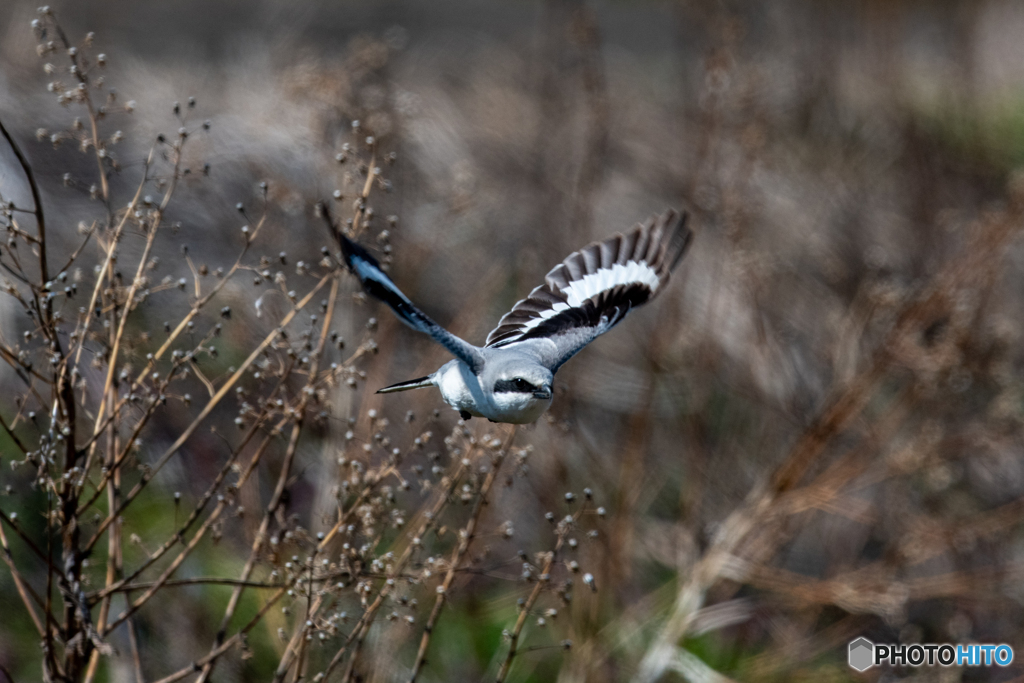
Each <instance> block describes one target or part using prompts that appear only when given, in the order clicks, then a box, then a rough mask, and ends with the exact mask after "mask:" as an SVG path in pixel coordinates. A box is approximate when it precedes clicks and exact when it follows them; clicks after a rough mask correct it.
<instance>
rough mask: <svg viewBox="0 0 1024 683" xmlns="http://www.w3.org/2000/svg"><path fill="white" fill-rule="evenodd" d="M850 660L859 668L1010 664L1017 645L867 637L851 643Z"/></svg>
mask: <svg viewBox="0 0 1024 683" xmlns="http://www.w3.org/2000/svg"><path fill="white" fill-rule="evenodd" d="M847 661H848V662H849V664H850V667H851V668H853V669H856V670H857V671H867V670H868V669H870V668H871V667H873V666H880V665H882V664H889V665H890V666H935V665H938V666H992V665H995V666H1009V665H1010V663H1011V662H1013V648H1012V647H1010V646H1009V645H979V644H973V645H950V644H949V643H943V644H939V645H937V644H935V643H925V644H917V643H915V644H912V645H892V644H889V645H876V644H875V643H872V642H871V641H870V640H868V639H867V638H857V640H854V641H852V642H851V643H850V645H849V648H848V650H847Z"/></svg>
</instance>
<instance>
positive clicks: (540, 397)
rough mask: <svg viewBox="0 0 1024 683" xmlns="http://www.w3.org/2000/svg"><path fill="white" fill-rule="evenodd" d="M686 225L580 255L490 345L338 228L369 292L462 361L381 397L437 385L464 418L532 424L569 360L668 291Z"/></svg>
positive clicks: (672, 222)
mask: <svg viewBox="0 0 1024 683" xmlns="http://www.w3.org/2000/svg"><path fill="white" fill-rule="evenodd" d="M685 223H686V215H685V214H681V215H680V214H677V213H676V212H675V211H671V210H670V211H667V212H666V213H664V214H663V215H661V216H659V217H657V218H652V219H650V220H648V221H647V222H645V223H643V224H639V225H637V226H636V227H634V228H633V230H631V231H630V232H629V233H627V234H626V235H615V236H613V237H611V238H608V239H606V240H604V241H602V242H595V243H594V244H591V245H588V246H587V247H584V248H583V249H581V250H579V251H577V252H574V253H572V254H570V255H569V256H568V257H567V258H566V259H565V260H564V261H563V262H562V263H561V264H559V265H558V266H556V267H555V268H554V269H552V270H551V272H549V273H548V274H547V276H546V277H545V283H544V284H543V285H541V286H540V287H537V288H535V289H534V290H533V291H532V292H530V294H529V296H527V298H525V299H523V300H522V301H519V302H518V303H517V304H516V305H515V306H514V307H513V308H512V310H511V311H510V312H509V313H507V314H506V315H505V316H504V317H502V319H501V321H500V322H499V323H498V327H497V328H495V329H494V330H493V331H492V332H491V333H490V334H489V335H488V336H487V342H486V344H485V346H483V347H478V346H474V345H472V344H469V343H468V342H466V341H464V340H462V339H460V338H458V337H456V336H455V335H453V334H451V333H450V332H448V331H447V330H445V329H444V328H443V327H441V326H440V325H438V324H437V323H435V322H434V321H433V320H431V319H430V318H428V317H427V316H426V315H425V314H424V313H423V312H422V311H420V310H419V309H418V308H416V306H415V305H413V303H412V302H411V301H409V299H408V298H407V297H406V296H405V295H404V294H402V292H401V291H400V290H399V289H398V287H396V286H395V284H394V283H393V282H392V281H391V279H390V278H388V276H387V275H386V274H385V273H384V272H383V271H382V270H381V269H380V265H379V264H378V263H377V261H376V260H375V259H374V258H373V257H372V256H370V255H369V254H368V253H367V252H366V250H365V249H363V248H362V247H361V246H360V245H359V244H357V243H355V242H353V241H352V240H350V239H349V238H348V237H346V236H345V235H344V234H343V233H342V232H341V231H340V230H338V229H337V228H335V227H334V226H333V225H332V228H333V229H334V231H335V235H336V237H337V238H338V241H339V243H340V244H341V251H342V256H343V258H344V261H345V264H346V265H347V266H348V268H349V270H351V271H352V272H353V273H354V274H355V275H356V276H357V277H358V278H359V281H360V282H361V283H362V285H363V288H364V289H366V291H367V292H369V293H370V294H372V295H373V296H375V297H377V298H378V299H380V300H381V301H383V302H384V303H386V304H388V305H389V306H390V307H391V309H392V310H393V311H394V312H395V314H396V315H397V316H398V317H399V318H400V319H401V320H402V321H403V322H405V323H406V324H407V325H409V326H410V327H412V328H414V329H416V330H419V331H421V332H424V333H426V334H429V335H430V336H431V337H433V338H434V340H435V341H437V342H438V343H439V344H441V345H442V346H444V347H445V348H446V349H448V351H449V352H451V353H452V355H454V356H455V357H456V358H455V360H452V361H449V362H448V363H445V364H444V365H443V366H441V367H440V368H439V369H438V370H437V371H436V372H434V373H432V374H430V375H428V376H426V377H421V378H419V379H414V380H409V381H407V382H400V383H398V384H394V385H391V386H389V387H385V388H384V389H381V390H380V391H379V392H378V393H391V392H395V391H407V390H409V389H416V388H420V387H428V386H436V387H437V388H438V389H440V391H441V396H442V398H444V400H445V402H446V403H448V405H450V406H452V407H453V408H454V409H455V410H457V411H459V413H460V414H461V415H462V417H463V418H469V417H471V416H476V417H486V418H487V419H489V420H491V421H493V422H508V423H513V424H526V423H530V422H534V421H536V420H537V418H539V417H540V416H541V415H542V414H543V413H544V411H545V410H547V409H548V406H550V405H551V398H552V382H553V379H554V373H555V372H556V371H557V370H558V368H559V367H561V365H562V364H563V363H565V362H566V361H567V360H569V358H571V357H572V356H573V355H575V354H576V353H577V352H578V351H579V350H580V349H582V348H583V347H584V346H586V345H587V344H588V343H590V342H591V341H593V340H594V339H595V338H596V337H598V336H599V335H601V334H603V333H604V332H607V331H608V330H609V329H611V328H612V327H614V326H615V325H616V324H617V323H618V322H619V321H621V320H622V319H623V318H624V317H625V316H626V315H627V314H628V313H629V311H631V310H632V309H633V308H635V307H637V306H640V305H642V304H644V303H646V302H647V301H649V300H650V299H652V298H654V296H655V295H656V294H657V293H658V292H660V291H661V289H663V288H664V286H665V284H666V283H667V282H668V278H669V275H670V274H671V272H672V270H673V269H674V268H675V266H676V265H677V264H678V263H679V261H680V259H682V257H683V254H684V253H685V251H686V248H687V246H688V244H689V241H690V237H691V233H690V231H689V230H688V229H687V228H686V226H685Z"/></svg>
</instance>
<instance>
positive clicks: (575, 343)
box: [486, 209, 692, 372]
mask: <svg viewBox="0 0 1024 683" xmlns="http://www.w3.org/2000/svg"><path fill="white" fill-rule="evenodd" d="M686 217H687V216H686V213H685V212H683V213H678V212H676V211H673V210H671V209H670V210H668V211H666V212H665V213H664V214H662V215H661V216H655V217H651V218H650V219H648V220H647V221H646V222H645V223H641V224H637V225H636V226H635V227H634V228H633V229H632V230H630V231H629V232H628V233H626V234H625V235H621V234H620V235H614V236H613V237H610V238H608V239H606V240H604V241H602V242H595V243H593V244H590V245H588V246H586V247H584V248H583V249H580V250H579V251H577V252H574V253H572V254H570V255H569V256H568V257H567V258H566V259H565V260H564V261H562V263H560V264H558V265H557V266H555V268H553V269H552V270H551V272H550V273H548V274H547V276H546V277H545V278H544V284H543V285H541V286H540V287H537V288H536V289H534V290H533V291H532V292H530V294H529V296H527V297H526V298H525V299H523V300H522V301H520V302H519V303H517V304H516V305H515V306H513V307H512V310H511V311H509V312H508V313H506V314H505V316H504V317H502V319H501V320H500V321H499V322H498V326H497V327H496V328H495V329H494V330H493V331H492V332H491V333H490V334H489V335H487V344H486V345H487V346H488V347H491V348H514V347H517V346H519V347H521V348H522V349H523V350H527V349H529V350H530V351H531V352H532V353H536V354H538V355H539V356H540V357H541V362H542V363H544V364H545V365H546V366H547V367H548V368H549V369H550V370H551V371H552V372H554V371H555V370H557V369H558V368H559V367H560V366H561V365H562V364H563V363H565V362H566V361H567V360H569V359H570V358H572V357H573V356H574V355H575V354H576V353H577V352H578V351H579V350H580V349H582V348H583V347H584V346H586V345H587V344H589V343H590V342H592V341H593V340H594V339H596V338H597V337H598V336H599V335H601V334H604V333H605V332H607V331H608V330H610V329H611V328H612V327H614V326H615V325H616V324H617V323H618V322H619V321H621V320H622V319H623V318H625V317H626V314H628V313H629V312H630V311H631V310H632V309H634V308H636V307H637V306H640V305H643V304H645V303H647V302H648V301H650V300H651V299H653V298H654V297H655V296H656V295H657V294H658V292H660V291H661V290H662V289H663V288H664V286H665V284H666V283H667V282H668V278H669V275H670V274H671V273H672V270H673V269H674V268H675V267H676V266H677V265H678V264H679V260H680V259H681V258H682V257H683V254H684V253H685V252H686V248H687V246H689V243H690V238H691V236H692V232H691V231H690V229H689V228H687V227H686Z"/></svg>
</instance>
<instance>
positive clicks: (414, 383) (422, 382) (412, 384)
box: [377, 375, 434, 394]
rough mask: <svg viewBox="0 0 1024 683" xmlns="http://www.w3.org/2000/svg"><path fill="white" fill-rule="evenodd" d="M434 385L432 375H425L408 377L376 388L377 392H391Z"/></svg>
mask: <svg viewBox="0 0 1024 683" xmlns="http://www.w3.org/2000/svg"><path fill="white" fill-rule="evenodd" d="M432 386H434V376H433V375H427V376H426V377H420V378H418V379H410V380H406V381H405V382H399V383H398V384H392V385H391V386H389V387H384V388H383V389H378V390H377V393H378V394H392V393H394V392H396V391H409V390H410V389H421V388H423V387H432Z"/></svg>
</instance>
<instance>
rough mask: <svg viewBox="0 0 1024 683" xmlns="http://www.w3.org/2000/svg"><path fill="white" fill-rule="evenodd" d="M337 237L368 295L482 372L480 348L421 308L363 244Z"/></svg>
mask: <svg viewBox="0 0 1024 683" xmlns="http://www.w3.org/2000/svg"><path fill="white" fill-rule="evenodd" d="M332 227H333V226H332ZM334 235H335V237H336V238H337V240H338V243H339V244H340V245H341V255H342V257H343V258H344V260H345V265H346V266H348V269H349V270H350V271H351V272H352V274H353V275H355V276H356V277H357V278H359V283H360V284H361V285H362V286H363V289H364V290H366V293H367V294H370V295H371V296H373V297H375V298H377V299H379V300H381V301H383V302H384V303H386V304H387V305H388V306H390V307H391V310H392V311H394V313H395V315H396V316H398V319H399V320H401V321H402V322H404V323H405V324H406V325H408V326H409V327H411V328H413V329H414V330H416V331H418V332H423V333H424V334H429V335H430V336H431V337H433V338H434V340H435V341H436V342H437V343H439V344H440V345H441V346H443V347H445V348H446V349H448V351H449V352H450V353H451V354H452V355H453V356H455V357H456V358H458V359H459V360H461V361H462V362H464V363H465V364H466V365H468V366H469V367H470V369H472V370H473V372H474V373H477V372H479V371H480V369H481V368H482V367H483V363H484V360H483V356H482V355H481V354H480V350H479V349H477V348H476V347H475V346H473V345H472V344H470V343H469V342H467V341H465V340H463V339H460V338H459V337H456V336H455V335H454V334H452V333H451V332H449V331H448V330H446V329H444V328H443V327H441V326H440V325H438V324H437V323H436V322H434V321H433V320H431V319H430V317H429V316H428V315H427V314H426V313H424V312H423V311H421V310H420V309H418V308H417V307H416V305H415V304H413V302H412V301H410V300H409V297H407V296H406V295H405V294H403V293H402V290H400V289H398V287H397V286H396V285H395V283H394V282H392V281H391V278H389V277H388V276H387V274H386V273H385V272H384V271H383V270H381V267H380V264H379V263H378V262H377V259H375V258H373V256H371V255H370V253H369V252H367V251H366V249H364V248H363V246H362V245H360V244H359V243H357V242H353V241H352V240H350V239H349V238H348V237H347V236H345V234H344V233H342V232H341V231H340V230H335V231H334Z"/></svg>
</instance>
